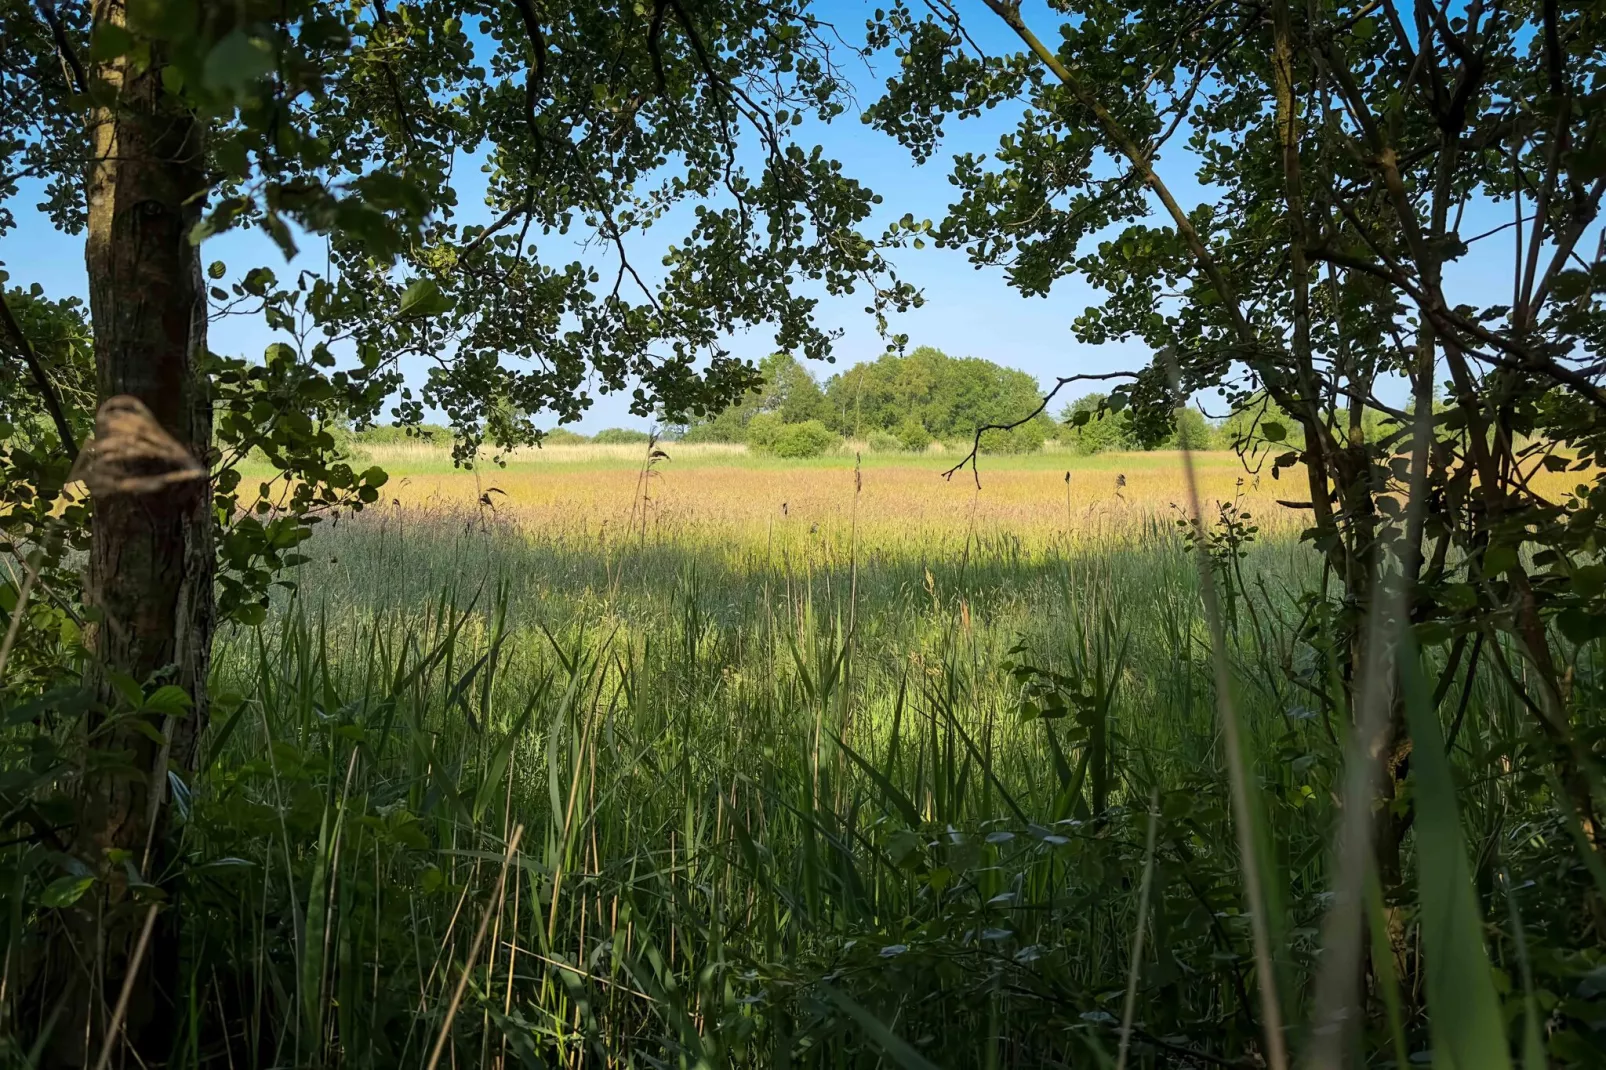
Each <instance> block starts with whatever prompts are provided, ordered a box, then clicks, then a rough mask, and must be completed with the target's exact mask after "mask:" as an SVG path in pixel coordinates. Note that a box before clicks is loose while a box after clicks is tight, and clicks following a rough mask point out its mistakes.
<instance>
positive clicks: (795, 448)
mask: <svg viewBox="0 0 1606 1070" xmlns="http://www.w3.org/2000/svg"><path fill="white" fill-rule="evenodd" d="M755 419H756V418H755ZM839 441H841V440H840V439H839V438H838V437H837V436H836V435H835V434H833V433H832V432H831V431H830V429H829V428H827V427H826V426H825V425H824V424H822V423H821V422H820V421H818V420H804V421H803V422H802V423H798V424H782V425H781V426H780V429H779V431H778V432H777V433H776V435H775V439H774V441H773V442H772V443H771V444H770V447H769V450H770V452H771V453H773V454H775V456H777V457H788V458H798V457H818V456H819V455H820V454H822V453H824V452H825V451H826V450H829V449H831V448H832V447H833V446H835V445H836V444H837V443H838V442H839Z"/></svg>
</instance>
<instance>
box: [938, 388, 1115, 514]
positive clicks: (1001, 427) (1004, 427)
mask: <svg viewBox="0 0 1606 1070" xmlns="http://www.w3.org/2000/svg"><path fill="white" fill-rule="evenodd" d="M1137 377H1138V373H1137V372H1085V373H1083V374H1081V375H1067V376H1063V377H1062V378H1059V379H1056V380H1054V389H1052V390H1050V391H1049V392H1048V393H1046V394H1044V395H1043V400H1042V401H1039V402H1038V403H1037V408H1035V409H1033V410H1032V411H1031V412H1029V413H1027V414H1026V415H1025V416H1022V417H1021V418H1020V419H1019V420H1016V421H1015V422H1014V423H1009V424H983V425H982V426H980V427H978V428H976V438H975V441H973V442H972V443H971V445H970V452H969V453H967V454H966V455H965V458H964V459H963V460H962V461H960V462H959V463H958V464H956V465H954V466H953V467H952V468H950V469H948V471H946V472H944V473H943V474H942V478H944V479H948V480H951V479H953V477H954V473H955V472H958V471H960V470H961V469H963V468H964V467H965V465H967V464H968V465H970V471H971V473H972V474H973V475H974V476H975V477H976V486H977V487H980V486H981V470H980V469H978V468H977V467H976V458H977V457H978V456H979V455H980V454H981V436H982V435H984V434H986V433H987V432H988V431H1013V430H1015V428H1017V427H1020V426H1021V425H1023V424H1028V423H1031V422H1032V421H1033V420H1035V419H1037V417H1039V416H1041V415H1042V414H1043V410H1044V409H1047V408H1048V403H1049V402H1050V401H1053V400H1054V395H1055V394H1058V393H1059V392H1060V391H1061V390H1063V389H1064V388H1065V387H1067V386H1069V385H1070V384H1072V383H1080V382H1088V381H1091V380H1099V379H1136V378H1137Z"/></svg>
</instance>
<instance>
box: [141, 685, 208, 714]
mask: <svg viewBox="0 0 1606 1070" xmlns="http://www.w3.org/2000/svg"><path fill="white" fill-rule="evenodd" d="M144 708H145V709H146V710H147V711H149V712H151V713H161V714H166V715H168V716H171V717H182V716H184V715H185V714H186V713H188V712H189V711H190V710H192V709H194V708H195V703H194V702H193V701H192V700H191V699H190V696H189V694H188V693H187V692H186V691H185V690H184V689H183V688H182V687H177V686H175V685H173V684H164V685H163V686H161V687H158V688H157V689H156V690H155V691H154V692H152V693H151V695H150V697H149V698H147V699H146V700H145V706H144Z"/></svg>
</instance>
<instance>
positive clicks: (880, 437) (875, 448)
mask: <svg viewBox="0 0 1606 1070" xmlns="http://www.w3.org/2000/svg"><path fill="white" fill-rule="evenodd" d="M864 444H865V446H866V447H867V448H868V449H869V450H870V452H871V453H902V452H903V451H904V450H905V449H906V448H907V447H906V446H904V444H903V440H902V439H900V438H899V437H898V436H897V435H893V434H888V433H887V432H885V431H871V432H870V437H869V438H868V439H866V440H865V443H864Z"/></svg>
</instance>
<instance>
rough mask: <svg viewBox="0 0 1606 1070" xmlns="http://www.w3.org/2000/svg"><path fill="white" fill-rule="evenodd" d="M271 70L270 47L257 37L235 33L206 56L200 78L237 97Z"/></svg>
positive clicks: (272, 64) (270, 45)
mask: <svg viewBox="0 0 1606 1070" xmlns="http://www.w3.org/2000/svg"><path fill="white" fill-rule="evenodd" d="M273 67H274V54H273V45H272V44H271V43H270V42H268V41H264V40H263V39H262V38H260V37H251V36H249V35H247V34H246V33H245V31H243V30H235V31H234V32H232V33H230V34H228V35H227V36H225V37H224V38H223V40H221V41H219V42H218V43H217V44H216V45H214V46H213V47H212V51H211V52H209V53H207V56H206V66H205V68H204V69H203V77H204V78H205V79H206V84H207V85H208V86H209V87H211V88H213V89H218V90H221V91H223V92H225V93H228V94H238V93H240V92H241V91H243V90H244V89H245V88H246V87H247V86H249V85H250V84H251V83H253V82H255V81H256V80H257V79H258V78H261V77H262V76H263V75H265V74H267V73H268V72H269V71H272V70H273Z"/></svg>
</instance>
